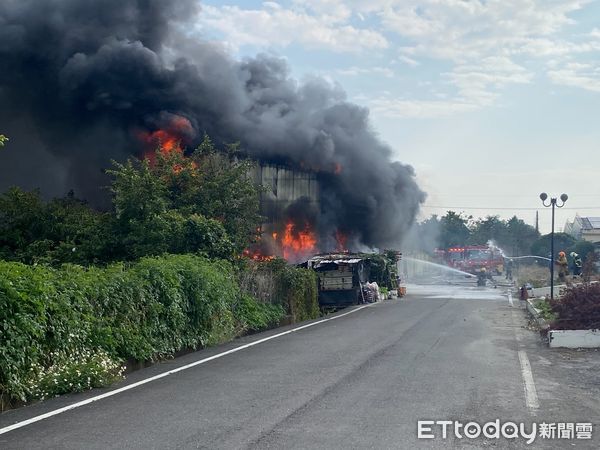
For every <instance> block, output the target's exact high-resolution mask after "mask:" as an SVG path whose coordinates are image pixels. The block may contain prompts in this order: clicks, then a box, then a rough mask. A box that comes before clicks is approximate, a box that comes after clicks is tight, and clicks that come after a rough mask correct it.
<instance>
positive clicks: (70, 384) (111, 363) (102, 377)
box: [27, 350, 125, 400]
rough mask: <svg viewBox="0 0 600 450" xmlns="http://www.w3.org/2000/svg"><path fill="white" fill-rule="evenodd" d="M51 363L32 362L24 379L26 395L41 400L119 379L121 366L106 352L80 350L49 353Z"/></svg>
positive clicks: (107, 383)
mask: <svg viewBox="0 0 600 450" xmlns="http://www.w3.org/2000/svg"><path fill="white" fill-rule="evenodd" d="M50 357H51V360H52V362H51V364H50V365H49V366H47V367H44V366H42V365H40V364H37V363H35V364H34V365H33V366H32V367H31V369H30V371H31V375H30V377H29V379H28V380H27V390H28V392H29V397H30V398H34V399H40V400H43V399H45V398H48V397H54V396H57V395H61V394H66V393H69V392H82V391H85V390H89V389H92V388H95V387H104V386H108V385H110V384H111V383H113V382H114V381H116V380H118V379H120V378H121V377H122V375H123V372H124V370H125V367H122V366H121V365H120V363H119V360H116V359H114V358H112V357H111V356H110V355H108V354H107V353H106V352H104V351H102V350H97V351H95V352H91V351H89V350H81V351H78V352H76V353H73V354H66V353H52V354H51V355H50Z"/></svg>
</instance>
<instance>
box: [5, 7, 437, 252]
mask: <svg viewBox="0 0 600 450" xmlns="http://www.w3.org/2000/svg"><path fill="white" fill-rule="evenodd" d="M197 14H202V10H201V7H200V2H198V1H197V0H180V1H177V2H165V1H162V0H145V1H141V0H97V1H94V2H82V1H80V0H55V1H52V2H37V1H34V0H5V1H2V2H0V24H1V26H0V60H1V61H2V67H1V68H0V125H1V127H2V129H1V130H0V132H1V133H3V134H6V135H7V136H9V137H10V139H11V140H10V147H9V149H7V150H6V151H2V152H0V191H3V190H5V189H6V188H7V187H9V186H11V185H18V186H21V187H24V188H26V189H32V188H40V189H41V191H42V193H44V194H45V195H46V196H47V197H50V196H61V195H64V194H65V193H66V192H68V191H69V190H71V189H73V190H74V191H75V193H76V194H77V195H78V196H79V197H84V198H86V199H87V200H88V201H90V202H91V203H93V204H96V205H102V204H103V203H104V205H106V204H107V203H109V201H108V194H107V191H106V189H102V186H106V185H107V184H108V180H107V178H106V175H105V173H104V170H105V169H106V168H108V167H110V161H111V160H117V161H123V160H125V159H126V158H128V157H129V156H138V157H139V156H143V154H144V151H145V146H144V145H143V144H145V143H146V142H148V141H153V140H157V139H158V140H163V141H165V139H167V137H165V136H163V135H162V134H161V130H172V131H173V132H175V133H176V134H177V137H178V140H180V141H181V143H182V145H183V146H185V147H187V148H194V147H195V146H196V145H197V144H199V143H200V141H201V139H202V136H203V135H204V133H206V134H208V135H209V136H210V137H211V138H212V139H213V141H214V142H215V143H216V144H217V145H218V146H220V145H221V144H224V143H230V142H238V141H239V142H240V143H241V146H242V147H243V149H244V150H245V152H246V153H247V155H248V156H249V157H250V158H252V159H254V160H257V161H260V163H261V165H262V167H261V169H260V174H257V177H260V179H261V180H262V182H263V184H265V185H267V186H269V188H268V190H267V192H266V193H265V194H264V200H265V202H264V203H263V205H264V208H265V212H266V214H265V215H266V216H267V217H268V221H267V223H266V224H265V231H266V232H267V233H268V238H267V239H271V240H272V241H273V242H276V243H279V244H280V245H281V248H282V252H283V256H286V255H295V254H297V253H299V252H300V253H302V252H303V251H304V249H312V248H314V249H318V250H320V251H330V250H333V249H336V248H340V249H348V250H355V251H356V250H359V251H361V250H366V249H368V248H398V246H399V245H400V243H401V241H402V239H403V237H404V235H405V234H406V232H407V231H408V229H409V228H410V226H411V225H412V223H413V221H414V218H415V216H416V214H417V212H418V210H419V206H420V204H421V203H422V202H423V201H424V199H425V194H424V193H423V192H422V191H421V189H419V187H418V185H417V183H416V181H415V173H414V170H413V169H412V167H411V166H409V165H407V164H404V163H401V162H399V161H398V160H397V158H398V155H397V154H396V155H395V154H394V153H393V152H392V149H391V148H390V147H389V146H388V145H386V144H385V143H383V142H381V140H380V139H379V138H378V137H377V135H376V134H375V133H374V132H373V130H372V126H371V124H370V121H369V111H368V109H367V108H365V107H362V106H359V105H356V104H353V103H351V102H350V101H348V99H347V98H346V94H345V93H344V91H343V90H342V89H341V88H340V86H339V85H337V84H333V83H330V82H328V81H326V80H325V79H323V78H319V77H310V78H307V81H304V82H299V81H297V80H296V79H294V78H292V77H291V76H290V73H289V68H288V66H287V63H286V62H285V60H284V59H283V58H278V57H274V56H270V55H258V56H256V57H254V58H245V59H243V60H235V59H234V58H232V57H231V56H230V55H228V54H227V53H226V52H225V51H224V49H223V47H222V46H220V45H218V44H215V43H213V42H208V41H206V40H203V39H202V38H201V37H199V36H197V35H194V34H193V33H192V31H191V30H194V18H195V17H196V16H197ZM166 143H167V144H168V145H174V143H172V142H171V141H169V142H166ZM24 168H27V170H24ZM269 190H270V192H269Z"/></svg>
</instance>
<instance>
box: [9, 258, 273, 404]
mask: <svg viewBox="0 0 600 450" xmlns="http://www.w3.org/2000/svg"><path fill="white" fill-rule="evenodd" d="M282 315H283V308H282V307H281V306H278V305H271V304H268V303H262V302H258V301H256V300H255V299H254V298H253V297H252V296H250V295H248V294H242V293H241V292H240V289H239V286H238V284H237V279H236V276H235V271H234V269H233V267H232V265H231V263H229V262H227V261H223V260H216V261H211V260H208V259H205V258H202V257H199V256H194V255H167V256H162V257H154V258H150V257H148V258H142V259H141V260H140V261H138V262H136V263H133V264H129V265H126V264H123V263H117V264H112V265H109V266H108V267H106V268H98V267H90V268H83V267H81V266H75V265H65V266H62V267H61V268H60V269H55V268H51V267H47V266H42V265H38V266H27V265H24V264H21V263H16V262H5V261H0V395H1V396H2V399H3V401H11V400H14V399H20V400H22V401H26V400H29V399H33V398H42V397H47V396H51V395H57V394H60V393H64V392H69V391H73V390H81V389H88V388H91V387H96V386H101V385H104V384H106V383H110V382H111V381H112V380H114V379H115V378H116V377H119V376H120V374H121V371H120V369H119V364H120V362H121V361H122V360H138V361H145V360H156V359H159V358H165V357H170V356H172V355H174V354H175V353H176V352H178V351H180V350H183V349H190V348H192V349H195V348H198V347H204V346H208V345H213V344H216V343H219V342H223V341H225V340H228V339H231V338H233V337H234V336H235V335H236V334H238V333H240V332H243V331H246V330H260V329H263V328H266V327H268V326H270V325H272V324H275V323H277V322H278V321H279V319H280V318H281V317H282Z"/></svg>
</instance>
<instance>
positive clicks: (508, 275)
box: [504, 258, 513, 281]
mask: <svg viewBox="0 0 600 450" xmlns="http://www.w3.org/2000/svg"><path fill="white" fill-rule="evenodd" d="M512 267H513V262H512V259H509V258H506V264H504V271H505V272H506V279H507V280H510V281H512V279H513V274H512Z"/></svg>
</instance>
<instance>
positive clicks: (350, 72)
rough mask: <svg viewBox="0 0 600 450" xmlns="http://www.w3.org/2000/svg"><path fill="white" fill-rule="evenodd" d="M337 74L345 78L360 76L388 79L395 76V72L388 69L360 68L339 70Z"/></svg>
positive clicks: (353, 67)
mask: <svg viewBox="0 0 600 450" xmlns="http://www.w3.org/2000/svg"><path fill="white" fill-rule="evenodd" d="M337 73H338V74H340V75H345V76H359V75H380V76H384V77H386V78H391V77H393V76H394V71H393V70H392V69H390V68H388V67H377V66H375V67H368V66H366V67H359V66H352V67H348V68H345V69H338V70H337Z"/></svg>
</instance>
